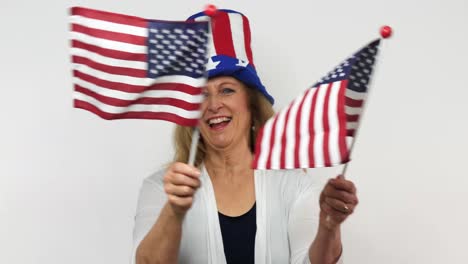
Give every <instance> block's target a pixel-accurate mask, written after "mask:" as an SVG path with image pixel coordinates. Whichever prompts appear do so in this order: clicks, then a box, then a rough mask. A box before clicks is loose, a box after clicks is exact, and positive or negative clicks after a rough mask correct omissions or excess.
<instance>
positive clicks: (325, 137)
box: [322, 83, 333, 167]
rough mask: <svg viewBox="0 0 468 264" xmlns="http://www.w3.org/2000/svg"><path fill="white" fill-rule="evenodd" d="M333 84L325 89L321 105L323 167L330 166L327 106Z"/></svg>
mask: <svg viewBox="0 0 468 264" xmlns="http://www.w3.org/2000/svg"><path fill="white" fill-rule="evenodd" d="M332 86H333V83H330V84H329V85H328V87H327V92H326V94H325V99H324V103H323V119H322V122H323V131H324V133H323V158H324V161H325V166H326V167H329V166H331V161H330V124H329V113H328V112H329V110H328V108H329V105H330V93H331V89H332Z"/></svg>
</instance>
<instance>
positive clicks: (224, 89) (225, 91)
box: [221, 88, 234, 94]
mask: <svg viewBox="0 0 468 264" xmlns="http://www.w3.org/2000/svg"><path fill="white" fill-rule="evenodd" d="M221 92H222V93H223V94H231V93H233V92H234V89H231V88H223V89H222V90H221Z"/></svg>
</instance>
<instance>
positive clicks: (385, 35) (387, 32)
mask: <svg viewBox="0 0 468 264" xmlns="http://www.w3.org/2000/svg"><path fill="white" fill-rule="evenodd" d="M380 35H381V36H382V37H381V38H380V41H382V40H383V39H386V38H389V37H390V36H391V35H392V28H391V27H389V26H383V27H382V28H381V29H380ZM383 43H384V42H383V41H382V45H381V48H379V51H378V52H379V53H378V54H377V55H376V58H375V59H376V60H377V58H378V57H379V56H381V54H382V52H381V50H382V48H383V46H384V44H383ZM380 61H381V60H380V59H379V60H377V61H376V62H375V65H374V72H373V73H372V74H373V75H374V76H375V73H376V72H377V70H378V67H379V62H380ZM374 79H375V78H371V79H370V83H369V87H371V86H372V82H373V80H374ZM370 91H371V89H369V91H368V92H367V95H366V98H365V100H364V103H363V106H362V115H361V116H360V118H359V119H360V120H359V121H358V124H357V127H356V131H355V133H354V138H353V141H352V142H351V146H350V147H349V153H348V156H349V157H351V152H352V151H353V149H354V143H355V142H356V139H357V137H358V132H359V128H360V127H361V123H362V119H363V117H364V113H365V112H366V111H365V110H366V108H367V102H368V98H369V97H370ZM350 161H351V159H350V160H349V161H348V162H347V163H345V165H344V167H343V171H342V172H341V175H342V176H343V178H345V175H346V171H347V169H348V164H349V162H350Z"/></svg>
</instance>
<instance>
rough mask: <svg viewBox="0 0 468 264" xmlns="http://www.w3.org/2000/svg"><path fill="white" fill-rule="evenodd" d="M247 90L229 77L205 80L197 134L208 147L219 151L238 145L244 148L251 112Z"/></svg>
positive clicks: (247, 140) (247, 139) (247, 137)
mask: <svg viewBox="0 0 468 264" xmlns="http://www.w3.org/2000/svg"><path fill="white" fill-rule="evenodd" d="M247 89H248V88H247V87H246V86H245V85H244V84H243V83H242V82H240V81H238V80H237V79H235V78H233V77H228V76H220V77H216V78H212V79H210V80H208V82H207V85H206V87H205V88H204V94H205V96H206V98H205V101H204V102H203V104H202V106H201V111H202V118H201V119H200V132H201V134H202V137H203V140H204V142H205V144H206V145H207V146H208V147H212V148H214V149H217V150H222V149H227V148H229V147H237V146H241V145H240V144H245V145H246V146H248V142H249V132H250V126H251V113H250V110H249V105H248V101H249V100H248V96H247Z"/></svg>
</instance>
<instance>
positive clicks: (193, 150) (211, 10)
mask: <svg viewBox="0 0 468 264" xmlns="http://www.w3.org/2000/svg"><path fill="white" fill-rule="evenodd" d="M216 11H217V8H216V6H215V5H212V4H209V5H207V6H206V7H205V11H204V12H205V14H206V15H207V16H208V17H209V19H208V23H209V24H210V20H211V17H212V16H214V15H215V13H216ZM209 30H210V33H209V35H208V38H211V37H212V35H211V25H210V26H209ZM208 51H209V47H207V52H208ZM209 55H210V54H208V56H209ZM205 79H208V73H207V71H206V70H205ZM199 140H200V129H198V126H197V127H195V128H194V129H193V132H192V143H191V145H190V154H189V160H188V165H190V166H193V165H194V164H195V158H196V154H197V147H198V141H199Z"/></svg>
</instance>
